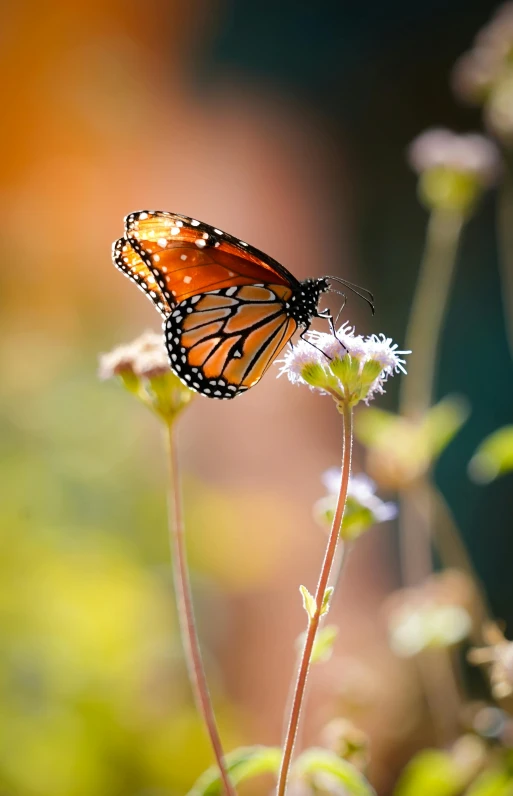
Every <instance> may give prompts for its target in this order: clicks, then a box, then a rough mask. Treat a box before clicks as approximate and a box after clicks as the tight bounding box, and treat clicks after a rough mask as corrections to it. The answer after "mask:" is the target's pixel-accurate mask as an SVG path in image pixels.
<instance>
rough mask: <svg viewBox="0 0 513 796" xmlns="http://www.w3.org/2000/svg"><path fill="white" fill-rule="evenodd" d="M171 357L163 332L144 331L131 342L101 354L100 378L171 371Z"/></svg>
mask: <svg viewBox="0 0 513 796" xmlns="http://www.w3.org/2000/svg"><path fill="white" fill-rule="evenodd" d="M169 370H170V368H169V359H168V356H167V351H166V348H165V345H164V340H163V337H162V335H161V334H156V333H155V332H150V331H148V332H144V334H141V335H140V336H139V337H137V338H136V339H135V340H133V341H132V342H131V343H126V344H125V345H120V346H118V347H117V348H114V349H113V350H112V351H110V352H109V353H108V354H101V355H100V367H99V370H98V375H99V377H100V379H111V378H112V377H113V376H122V375H123V374H132V375H136V376H140V377H143V378H151V377H152V376H162V375H164V374H165V373H169Z"/></svg>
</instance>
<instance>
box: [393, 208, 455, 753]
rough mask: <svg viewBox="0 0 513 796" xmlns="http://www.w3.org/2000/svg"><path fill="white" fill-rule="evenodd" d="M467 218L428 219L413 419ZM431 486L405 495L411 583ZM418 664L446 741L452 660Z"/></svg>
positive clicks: (418, 576) (413, 332) (412, 323)
mask: <svg viewBox="0 0 513 796" xmlns="http://www.w3.org/2000/svg"><path fill="white" fill-rule="evenodd" d="M464 221H465V217H464V215H463V214H461V213H459V212H456V211H452V212H451V211H448V210H433V212H432V213H431V217H430V219H429V224H428V230H427V237H426V244H425V248H424V254H423V258H422V263H421V267H420V273H419V278H418V283H417V287H416V290H415V295H414V298H413V303H412V307H411V311H410V318H409V322H408V327H407V332H406V348H408V349H410V350H411V351H412V352H413V356H412V357H411V360H410V362H409V367H408V378H407V379H403V380H402V384H401V388H402V389H401V393H400V401H399V407H400V412H401V414H402V415H403V416H404V417H407V418H409V419H410V420H413V421H416V420H421V419H422V417H423V416H424V415H425V413H426V412H427V411H428V409H429V408H430V407H431V405H432V402H433V393H434V384H435V378H436V364H437V355H438V351H439V347H440V338H441V334H442V329H443V324H444V320H445V315H446V312H447V308H448V305H449V296H450V292H451V284H452V281H453V276H454V271H455V266H456V255H457V252H458V245H459V242H460V237H461V231H462V229H463V224H464ZM427 485H428V474H426V475H425V476H423V477H422V478H421V479H420V480H419V481H418V482H417V483H416V484H415V485H414V486H412V487H410V489H408V490H405V491H403V492H402V494H401V496H400V514H399V545H400V560H401V572H402V579H403V583H404V584H405V585H406V586H417V585H418V584H419V583H422V582H423V581H424V580H425V579H426V578H427V577H428V576H429V575H430V574H431V572H432V571H433V559H432V537H433V514H434V506H433V500H432V495H431V492H430V490H429V489H428V486H427ZM442 654H445V653H442ZM431 664H433V665H431ZM435 664H436V665H435ZM417 668H418V672H419V675H420V679H421V682H422V686H423V689H424V693H425V696H426V700H427V703H428V706H429V709H430V712H431V717H432V721H433V728H434V730H435V733H436V736H437V740H438V742H439V743H440V744H441V745H444V744H445V743H447V742H448V741H449V740H452V738H453V736H454V732H455V730H456V728H457V723H456V722H455V718H454V717H455V713H456V712H457V711H456V710H455V706H457V705H459V703H460V695H459V691H458V686H457V683H456V680H455V678H454V672H453V668H452V663H451V660H450V658H445V657H444V658H443V660H442V657H441V656H440V655H439V656H438V657H437V655H436V654H435V655H434V656H432V657H431V658H430V659H429V660H426V659H424V658H422V657H421V658H419V660H418V661H417ZM441 695H443V696H441Z"/></svg>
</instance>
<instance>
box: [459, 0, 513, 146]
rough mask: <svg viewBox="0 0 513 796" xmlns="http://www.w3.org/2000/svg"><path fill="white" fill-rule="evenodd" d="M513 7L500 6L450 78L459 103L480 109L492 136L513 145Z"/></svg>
mask: <svg viewBox="0 0 513 796" xmlns="http://www.w3.org/2000/svg"><path fill="white" fill-rule="evenodd" d="M512 54H513V3H511V2H508V3H504V5H502V6H500V7H499V8H498V9H497V11H496V12H495V14H494V15H493V17H492V19H491V20H490V22H489V23H488V24H487V25H486V26H485V27H484V28H482V29H481V30H480V31H479V33H478V34H477V36H476V38H475V41H474V45H473V47H472V48H471V49H470V50H469V51H468V52H466V53H465V54H464V55H462V56H461V58H459V60H458V61H457V62H456V64H455V66H454V70H453V74H452V84H453V88H454V91H455V93H456V95H457V96H458V97H460V99H462V100H463V101H465V102H469V103H471V104H475V105H483V107H484V115H485V120H486V122H487V125H488V127H489V129H490V130H491V131H493V133H494V134H496V135H497V136H499V137H500V138H502V139H503V140H505V141H506V142H512V141H513V60H512Z"/></svg>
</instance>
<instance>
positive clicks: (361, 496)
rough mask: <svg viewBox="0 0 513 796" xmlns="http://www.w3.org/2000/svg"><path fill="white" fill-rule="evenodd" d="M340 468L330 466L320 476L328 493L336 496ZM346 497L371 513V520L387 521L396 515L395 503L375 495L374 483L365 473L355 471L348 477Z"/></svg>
mask: <svg viewBox="0 0 513 796" xmlns="http://www.w3.org/2000/svg"><path fill="white" fill-rule="evenodd" d="M340 479H341V475H340V469H339V468H338V467H330V469H329V470H326V472H325V473H324V474H323V476H322V482H323V484H324V486H325V487H326V489H327V490H328V492H329V493H330V495H333V496H337V495H338V493H339V490H340ZM347 497H348V498H352V499H353V500H354V501H355V502H356V503H358V505H359V506H361V507H362V508H364V509H367V511H369V512H370V513H371V514H372V518H373V522H374V523H377V522H387V521H388V520H393V519H394V518H395V517H397V506H396V505H395V503H385V502H384V501H383V500H381V498H379V497H378V496H377V495H376V484H375V483H374V481H373V480H372V478H369V476H368V475H366V474H365V473H357V474H356V475H352V476H351V477H350V479H349V484H348V487H347Z"/></svg>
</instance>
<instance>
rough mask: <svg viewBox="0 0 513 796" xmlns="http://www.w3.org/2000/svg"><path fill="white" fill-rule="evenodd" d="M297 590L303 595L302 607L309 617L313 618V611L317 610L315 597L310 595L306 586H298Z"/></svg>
mask: <svg viewBox="0 0 513 796" xmlns="http://www.w3.org/2000/svg"><path fill="white" fill-rule="evenodd" d="M299 591H300V592H301V596H302V597H303V608H304V609H305V611H306V613H307V614H308V616H309V617H310V619H313V618H314V616H315V612H316V611H317V603H316V602H315V597H312V595H311V594H310V592H309V591H308V589H307V588H306V586H300V587H299Z"/></svg>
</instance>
